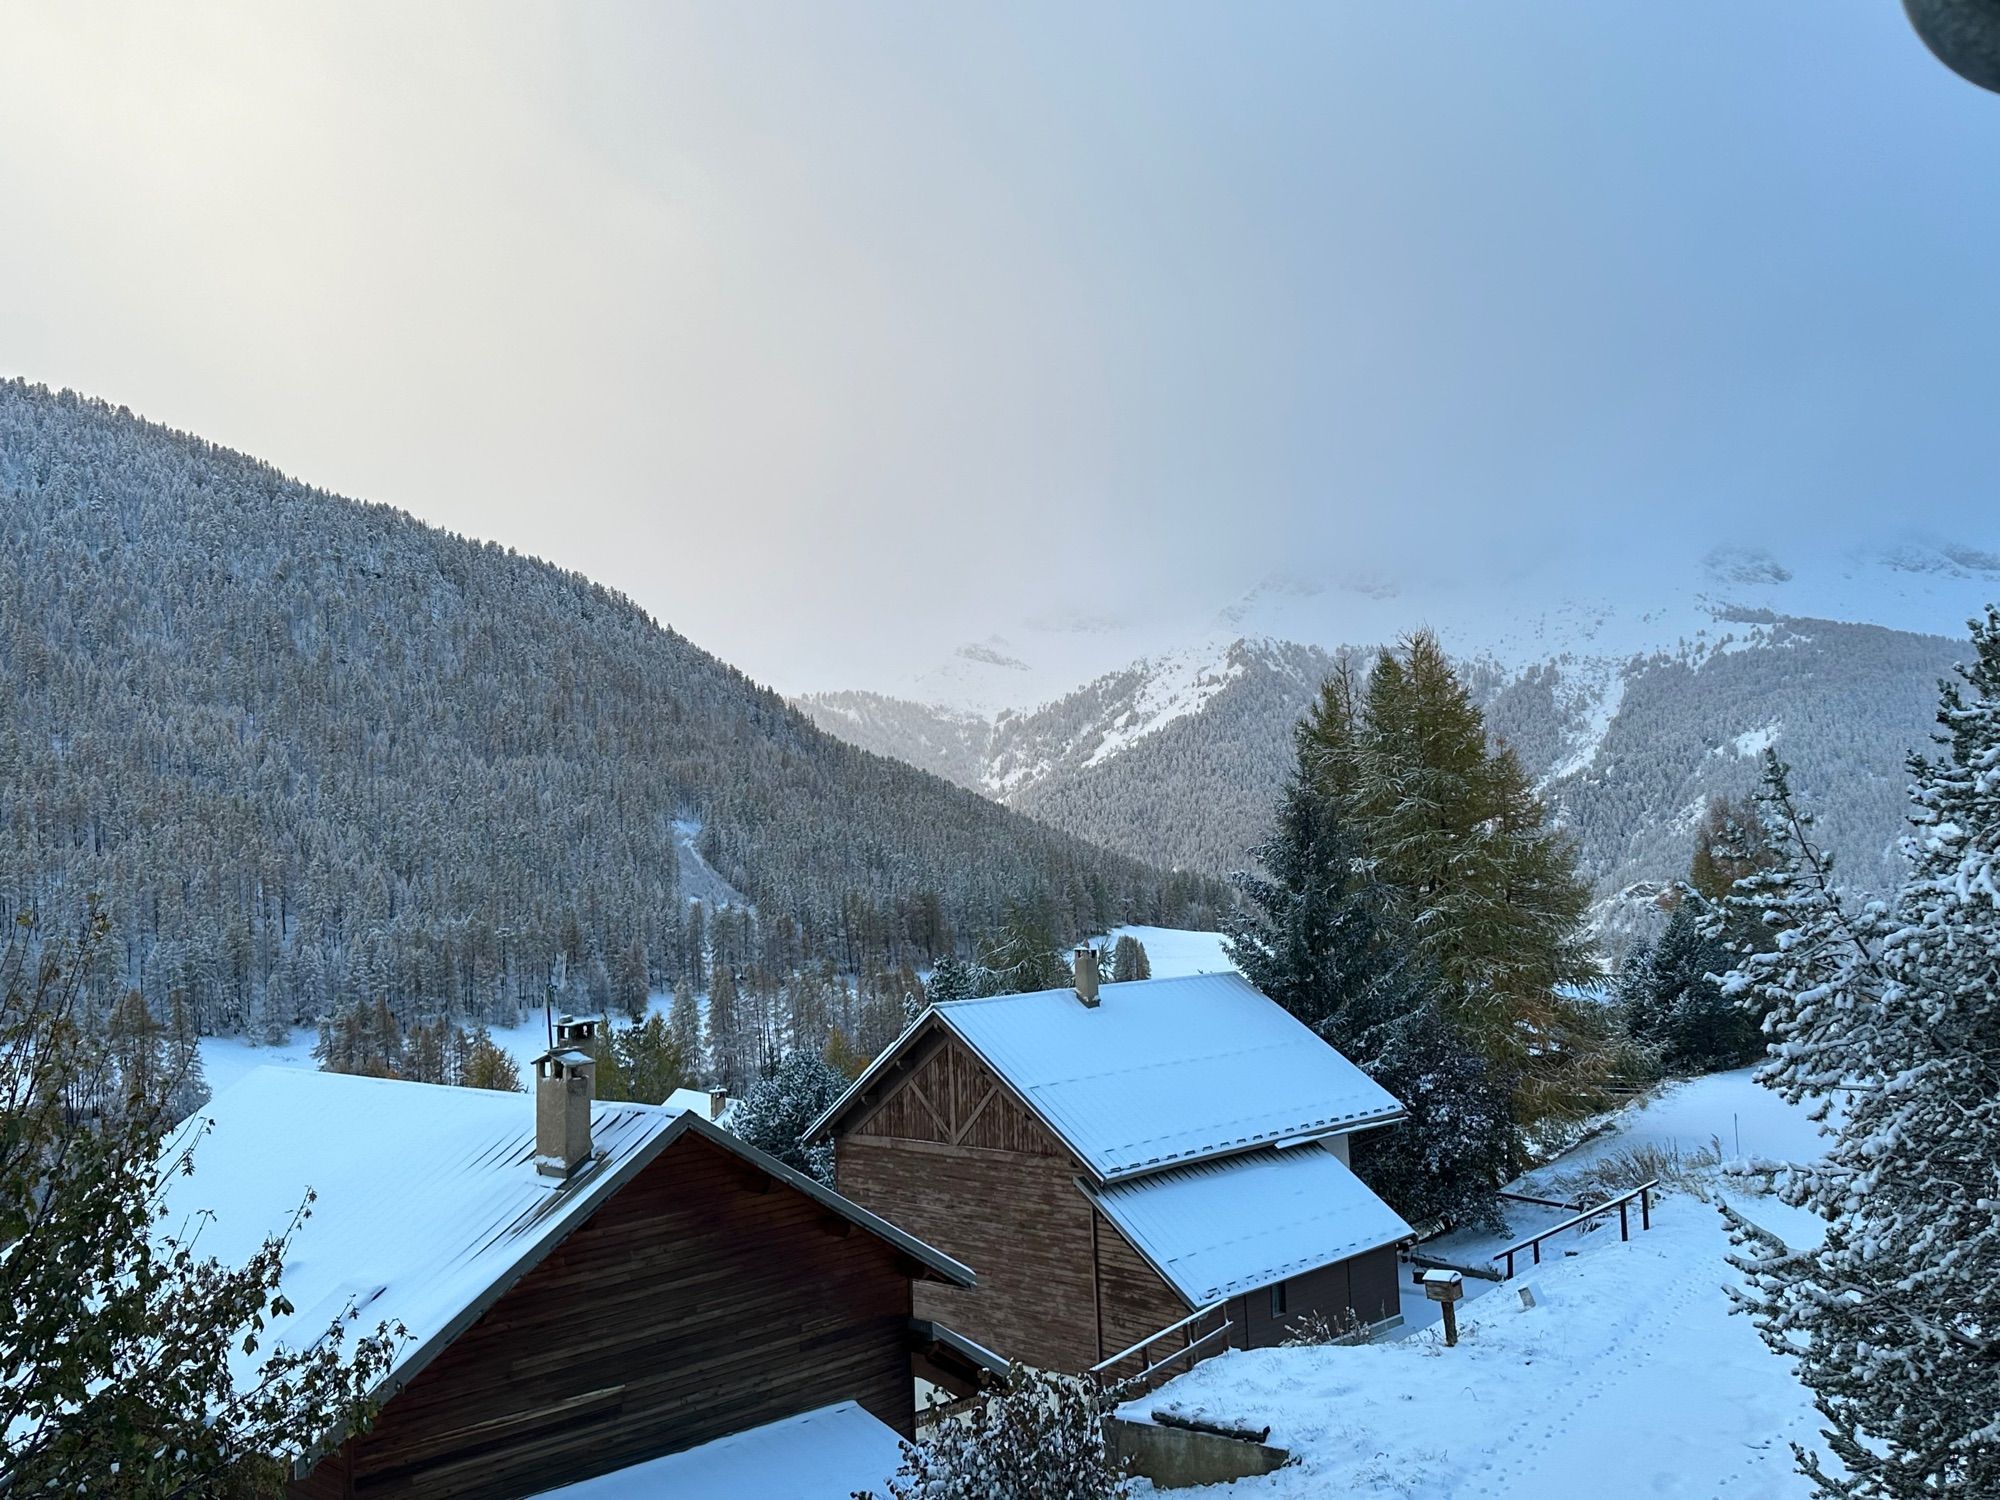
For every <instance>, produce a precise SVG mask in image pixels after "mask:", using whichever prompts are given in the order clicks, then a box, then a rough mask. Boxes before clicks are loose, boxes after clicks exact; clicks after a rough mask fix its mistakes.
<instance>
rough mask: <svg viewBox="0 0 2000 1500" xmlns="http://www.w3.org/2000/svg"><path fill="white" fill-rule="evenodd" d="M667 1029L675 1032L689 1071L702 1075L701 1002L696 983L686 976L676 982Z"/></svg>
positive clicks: (675, 1040)
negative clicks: (695, 988) (695, 991)
mask: <svg viewBox="0 0 2000 1500" xmlns="http://www.w3.org/2000/svg"><path fill="white" fill-rule="evenodd" d="M667 1028H668V1029H669V1030H670V1031H672V1032H673V1034H674V1045H675V1046H676V1047H678V1048H680V1051H681V1056H682V1057H683V1058H685V1059H686V1060H687V1066H688V1070H689V1071H690V1072H691V1073H695V1074H697V1075H698V1074H700V1073H701V1071H702V1068H701V1002H700V1001H698V1000H696V999H695V993H694V981H693V980H692V979H690V978H689V977H688V976H687V975H685V974H683V975H681V976H680V978H678V979H676V980H675V981H674V1003H673V1006H672V1007H671V1008H670V1009H669V1010H668V1012H667Z"/></svg>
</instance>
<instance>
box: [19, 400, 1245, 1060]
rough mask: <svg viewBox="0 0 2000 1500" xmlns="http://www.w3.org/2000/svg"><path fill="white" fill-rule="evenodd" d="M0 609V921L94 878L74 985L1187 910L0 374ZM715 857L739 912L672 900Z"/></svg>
mask: <svg viewBox="0 0 2000 1500" xmlns="http://www.w3.org/2000/svg"><path fill="white" fill-rule="evenodd" d="M672 562H673V560H672V559H665V558H663V559H661V565H662V567H663V568H664V567H668V566H671V565H672ZM0 609H4V616H0V683H4V688H5V708H4V711H0V713H3V714H4V717H0V911H3V912H4V915H5V916H6V917H7V918H8V919H9V920H10V921H11V920H12V919H13V918H14V917H15V916H16V915H17V914H19V913H22V912H34V913H37V914H38V915H39V917H40V919H41V920H42V921H43V922H44V923H45V924H48V923H55V922H68V921H71V920H73V919H74V917H75V915H76V914H77V912H78V911H79V910H80V909H81V904H82V901H83V898H84V896H85V894H86V893H99V894H101V895H102V897H103V900H104V902H105V905H106V910H107V914H108V916H109V918H110V922H111V931H112V936H113V949H114V951H113V953H112V955H111V962H110V964H109V965H108V966H107V968H106V970H105V977H104V982H105V983H106V984H107V985H115V986H117V987H119V988H123V987H126V986H130V987H136V988H138V989H139V990H140V991H141V992H142V993H143V994H144V995H145V996H146V998H147V1000H148V1002H149V1003H150V1004H152V1005H153V1007H154V1009H155V1012H156V1013H159V1014H164V1008H165V1006H166V1004H167V1003H168V1001H169V999H170V998H172V997H175V996H177V997H178V998H179V999H181V1000H182V1001H184V1002H185V1004H186V1005H188V1006H189V1007H190V1008H191V1010H192V1012H193V1014H194V1015H195V1016H196V1017H197V1019H198V1020H199V1022H200V1024H201V1026H202V1028H203V1029H205V1030H222V1031H230V1030H237V1029H245V1028H249V1029H255V1030H265V1029H276V1028H278V1027H281V1026H283V1025H286V1024H288V1023H290V1022H293V1021H298V1020H308V1019H311V1018H313V1017H316V1016H319V1015H323V1014H326V1013H328V1012H330V1011H331V1010H333V1009H335V1008H337V1007H338V1006H340V1005H342V1004H346V1003H352V1002H355V1001H363V1002H366V1001H371V1000H373V999H376V998H390V999H392V1001H393V1003H394V1005H395V1006H396V1008H397V1009H398V1011H399V1013H400V1014H401V1015H402V1016H403V1017H404V1018H408V1017H409V1016H413V1015H422V1014H451V1015H463V1016H466V1017H469V1018H472V1019H503V1020H505V1019H511V1018H512V1017H513V1016H514V1014H515V1013H516V1011H517V1008H518V1007H519V1006H521V1005H523V1004H524V1003H533V1002H539V1000H540V998H541V997H542V994H543V990H544V985H545V983H546V981H547V977H548V973H549V969H550V965H551V962H552V959H553V958H554V957H555V956H556V955H557V954H562V955H565V956H566V959H567V962H568V965H569V968H570V972H571V973H572V974H574V975H578V976H580V977H581V981H582V984H581V989H580V993H581V994H582V995H583V996H584V997H585V998H587V999H589V1000H600V999H602V998H605V997H606V996H607V995H608V993H609V989H610V984H611V979H610V976H611V974H612V973H614V972H621V971H622V973H623V974H625V975H626V976H629V975H630V974H631V972H632V970H633V968H634V966H635V965H637V966H638V967H639V968H641V969H642V970H643V975H644V977H645V978H646V979H647V980H649V981H650V982H651V983H653V984H655V985H660V984H665V983H668V982H670V981H671V980H673V979H674V978H675V977H676V976H677V975H678V974H681V973H682V972H683V971H685V970H687V969H689V968H690V967H695V968H698V967H699V965H700V963H701V961H702V959H703V956H704V953H705V952H706V951H707V949H708V948H709V947H710V945H712V946H713V949H714V954H715V957H716V958H717V959H718V960H719V961H720V962H722V963H724V964H726V965H729V966H732V967H733V966H736V965H738V964H742V963H749V962H752V961H755V962H758V963H760V964H763V965H765V966H766V967H767V968H770V969H772V970H775V971H778V972H785V971H789V970H792V969H796V968H798V967H801V966H804V965H807V964H814V963H822V962H827V961H831V962H832V963H835V964H837V965H839V966H841V967H843V968H845V969H847V970H849V971H850V972H852V971H858V970H860V969H862V968H864V967H866V966H868V965H871V964H896V963H903V962H911V961H921V960H922V959H924V958H927V957H929V956H931V955H933V954H936V953H940V952H943V951H946V950H948V949H950V948H951V947H952V946H953V945H954V943H963V942H967V941H969V940H970V939H972V938H973V937H975V936H977V935H979V934H981V933H983V932H985V931H987V930H988V929H990V928H992V927H994V926H995V925H996V924H998V923H1000V922H1001V921H1002V920H1003V919H1004V918H1005V917H1007V916H1008V915H1009V914H1010V912H1012V913H1013V914H1014V915H1015V916H1019V915H1020V914H1021V910H1022V909H1025V910H1026V911H1027V912H1028V913H1030V914H1032V916H1033V917H1034V919H1035V920H1037V921H1039V922H1041V923H1043V924H1044V925H1046V926H1047V927H1048V928H1049V929H1051V930H1053V931H1056V932H1057V933H1058V934H1067V933H1075V932H1079V931H1083V930H1085V929H1094V930H1102V928H1103V927H1104V926H1105V925H1106V924H1107V923H1109V922H1112V921H1118V920H1124V919H1129V918H1138V917H1144V918H1150V919H1155V920H1161V921H1167V922H1178V923H1186V922H1196V923H1206V922H1208V921H1209V920H1210V917H1211V915H1212V912H1211V910H1210V909H1209V907H1208V906H1207V904H1206V903H1207V902H1208V901H1209V900H1210V899H1211V898H1212V897H1213V894H1214V892H1213V888H1212V887H1206V886H1204V885H1202V883H1200V882H1198V881H1192V880H1188V879H1184V878H1183V879H1175V878H1169V877H1163V876H1161V875H1158V874H1157V873H1155V872H1154V871H1152V870H1150V869H1148V868H1147V867H1145V866H1142V865H1141V864H1139V863H1137V862H1135V861H1133V860H1130V859H1126V858H1121V857H1117V856H1112V855H1107V854H1105V853H1104V852H1103V851H1101V850H1099V849H1097V848H1094V847H1092V846H1090V845H1088V844H1086V843H1084V842H1082V841H1080V840H1078V839H1076V838H1074V837H1071V836H1068V835H1065V834H1061V833H1057V832H1054V831H1052V830H1050V829H1048V828H1046V827H1044V826H1042V825H1039V824H1037V823H1035V822H1032V821H1030V820H1029V819H1027V818H1025V817H1022V816H1020V815H1018V814H1015V813H1013V812H1009V811H1007V810H1005V809H1003V808H1001V807H998V806H996V805H994V804H993V803H992V802H989V801H987V800H985V799H983V798H981V797H978V796H975V795H973V794H972V793H970V792H968V791H965V790H962V789H960V788H957V787H953V786H950V785H947V784H946V783H944V782H943V781H940V780H938V779H937V778H935V777H932V776H930V775H926V774H923V773H920V772H918V771H915V770H912V769H910V768H909V767H907V766H904V765H900V764H897V763H894V762H891V761H888V760H885V759H882V758H880V757H878V756H875V755H871V754H868V753H865V752H863V751H861V750H858V749H855V748H853V747H851V746H849V745H846V744H844V743H842V742H840V741H838V740H836V739H834V738H832V737H831V736H829V735H826V734H824V733H822V732H821V731H819V730H818V729H816V728H815V727H814V726H813V725H812V724H810V723H809V722H808V721H807V720H805V719H804V718H803V717H802V716H801V715H799V714H798V713H797V712H795V711H794V710H792V709H791V708H789V707H787V706H786V705H785V703H784V702H783V701H782V700H781V699H779V698H778V697H777V696H776V695H775V694H773V693H771V692H768V691H766V690H763V689H761V688H759V687H757V686H756V685H755V684H753V683H751V682H750V681H749V680H748V679H746V678H745V677H743V676H742V675H741V674H740V673H738V672H736V671H734V670H733V669H731V668H729V667H728V666H726V665H724V664H723V663H721V662H719V661H717V660H715V659H714V658H713V657H711V656H709V655H707V654H706V653H704V652H702V651H700V650H698V649H697V648H695V647H694V646H692V645H691V644H689V643H688V642H687V641H686V640H684V639H682V638H681V637H680V636H678V635H676V634H674V633H673V632H672V631H671V630H668V629H665V628H662V627H661V626H659V625H657V624H655V623H654V622H653V621H652V620H651V619H649V618H648V617H647V616H646V615H645V614H644V613H643V612H642V611H641V610H640V609H638V608H637V607H636V606H635V605H634V604H632V603H631V602H630V601H629V600H627V599H625V598H623V597H621V596H619V595H617V594H615V593H612V592H610V591H608V590H606V589H604V588H602V587H599V586H597V585H595V584H592V583H591V582H590V581H589V580H587V579H585V578H582V577H579V576H577V575H575V574H571V573H566V572H563V571H561V570H560V569H557V568H555V567H552V566H550V565H548V564H546V563H543V562H540V561H537V560H535V559H532V558H527V557H521V556H517V555H515V554H514V553H512V552H511V551H508V550H505V549H502V548H500V547H497V546H494V545H491V544H481V543H477V542H473V541H469V540H466V539H464V538H461V537H458V536H453V535H450V534H447V533H444V532H440V531H437V530H434V529H431V528H429V527H426V526H423V525H421V524H419V523H418V522H416V521H415V520H413V519H411V518H410V517H409V516H407V515H404V514H402V513H400V512H398V511H395V510H393V509H391V508H389V507H387V506H381V505H365V504H359V503H356V502H353V501H349V500H345V499H341V498H339V497H336V496H333V495H330V494H327V493H325V492H323V491H319V490H316V489H313V488H311V487H309V486H307V485H304V484H300V483H297V482H295V481H293V480H290V479H287V478H286V477H285V476H283V475H282V474H280V473H278V472H277V471H275V470H274V469H272V468H270V467H269V466H267V465H265V464H262V463H259V462H257V461H255V460H253V459H250V458H247V457H244V456H242V455H240V454H236V453H231V452H228V451H225V450H223V449H220V448H217V447H215V446H213V445H212V444H209V443H206V442H204V441H202V440H200V439H199V438H195V437H191V436H188V435H186V434H182V433H177V432H172V431H169V430H166V429H163V428H161V427H158V426H154V425H151V424H148V423H145V422H142V421H140V420H137V419H135V418H134V417H133V416H131V415H130V414H129V413H128V412H125V411H124V410H122V409H114V408H111V407H109V406H106V405H104V404H102V403H98V402H94V401H90V400H86V399H83V398H79V397H77V396H75V395H73V394H68V393H64V394H55V393H51V392H49V391H47V390H45V389H42V388H39V387H34V386H30V385H26V384H22V383H18V382H16V383H9V384H0ZM684 844H685V845H686V846H687V847H685V848H684V847H683V845H684ZM703 863H705V864H706V865H707V866H708V867H710V868H711V869H712V871H713V877H710V876H709V875H708V874H707V872H703V884H704V888H703V889H702V890H701V891H691V890H685V889H683V888H682V886H681V875H680V871H681V869H682V867H683V865H684V864H685V865H686V866H687V867H688V868H691V869H695V870H700V868H701V865H702V864H703ZM717 880H719V881H721V882H726V883H727V884H728V885H729V886H733V887H735V888H736V889H737V890H739V891H741V892H742V893H744V894H745V895H746V896H747V897H748V899H749V900H750V901H751V902H753V903H754V905H755V915H754V918H753V917H752V916H751V915H750V914H749V913H747V912H744V911H742V910H740V909H739V910H738V911H736V912H734V913H725V914H724V916H723V919H722V920H713V919H711V920H709V921H708V922H707V923H706V924H705V927H704V924H703V923H702V922H701V919H700V915H699V914H700V911H701V909H700V908H698V907H697V908H694V911H695V913H696V917H695V919H694V921H692V922H691V921H690V917H689V911H690V908H689V906H688V902H687V899H686V898H687V897H688V896H689V895H702V896H707V897H710V898H712V897H713V895H714V894H715V892H716V891H717V890H718V889H720V886H718V885H717V884H716V883H715V882H716V881H717Z"/></svg>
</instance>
